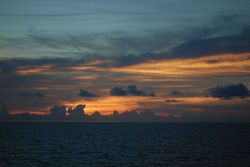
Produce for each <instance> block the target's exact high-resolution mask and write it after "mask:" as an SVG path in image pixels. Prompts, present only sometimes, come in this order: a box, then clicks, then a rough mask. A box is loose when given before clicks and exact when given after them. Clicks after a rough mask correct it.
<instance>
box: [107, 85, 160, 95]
mask: <svg viewBox="0 0 250 167" xmlns="http://www.w3.org/2000/svg"><path fill="white" fill-rule="evenodd" d="M110 94H111V95H112V96H126V95H133V96H152V97H154V96H156V95H155V93H153V92H151V93H146V92H145V91H143V90H140V89H138V88H137V87H136V85H134V84H133V85H129V86H127V88H126V89H125V88H122V87H117V86H116V87H114V88H112V89H111V91H110Z"/></svg>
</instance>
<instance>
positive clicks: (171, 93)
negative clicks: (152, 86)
mask: <svg viewBox="0 0 250 167" xmlns="http://www.w3.org/2000/svg"><path fill="white" fill-rule="evenodd" d="M170 95H173V96H181V95H183V93H182V92H180V91H178V90H174V91H171V92H170Z"/></svg>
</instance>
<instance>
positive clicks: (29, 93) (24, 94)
mask: <svg viewBox="0 0 250 167" xmlns="http://www.w3.org/2000/svg"><path fill="white" fill-rule="evenodd" d="M18 95H19V96H21V97H38V98H43V97H45V95H44V94H43V93H41V92H36V91H23V92H19V93H18Z"/></svg>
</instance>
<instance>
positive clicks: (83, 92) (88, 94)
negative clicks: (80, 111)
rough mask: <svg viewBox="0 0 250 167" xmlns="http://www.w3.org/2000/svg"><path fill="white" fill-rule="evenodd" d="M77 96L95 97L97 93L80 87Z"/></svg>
mask: <svg viewBox="0 0 250 167" xmlns="http://www.w3.org/2000/svg"><path fill="white" fill-rule="evenodd" d="M79 96H81V97H84V98H93V97H96V96H97V95H96V94H94V93H91V92H89V91H88V90H84V89H80V92H79Z"/></svg>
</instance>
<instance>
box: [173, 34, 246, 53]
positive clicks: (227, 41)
mask: <svg viewBox="0 0 250 167" xmlns="http://www.w3.org/2000/svg"><path fill="white" fill-rule="evenodd" d="M245 52H250V35H249V30H244V32H242V33H241V34H240V35H235V36H220V37H210V38H200V39H194V40H187V41H185V42H183V43H182V44H180V45H178V46H176V47H174V48H172V49H171V50H170V55H173V58H174V57H176V58H178V57H179V58H191V57H201V56H207V55H214V54H223V53H245Z"/></svg>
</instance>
